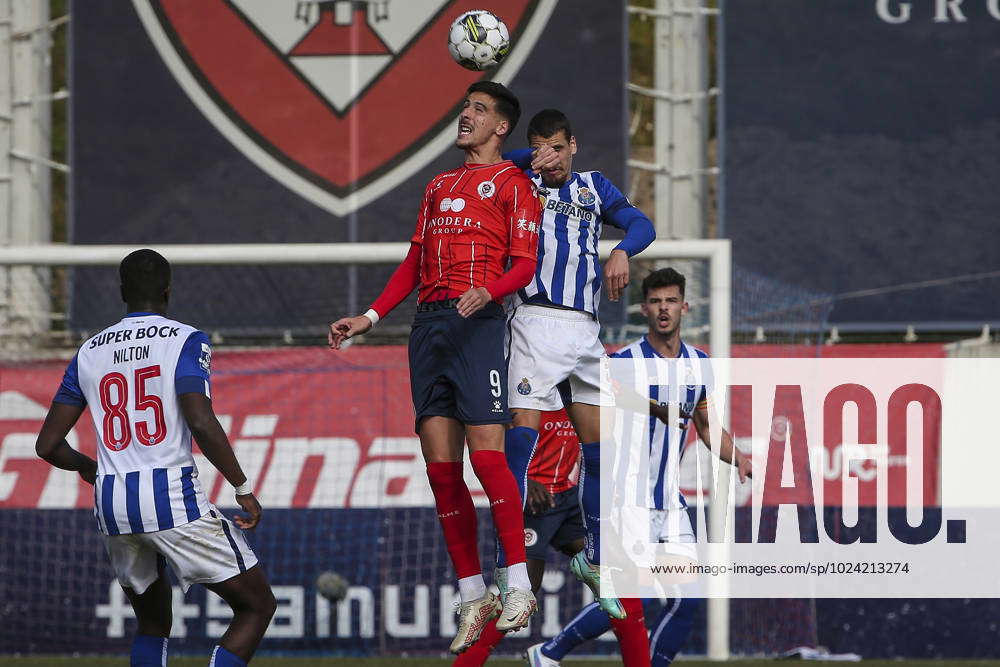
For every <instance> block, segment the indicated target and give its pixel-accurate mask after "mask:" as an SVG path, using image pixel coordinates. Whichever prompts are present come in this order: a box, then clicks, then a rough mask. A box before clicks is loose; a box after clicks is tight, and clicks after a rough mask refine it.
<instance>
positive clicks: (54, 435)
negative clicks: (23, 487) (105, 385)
mask: <svg viewBox="0 0 1000 667" xmlns="http://www.w3.org/2000/svg"><path fill="white" fill-rule="evenodd" d="M76 359H77V358H76V357H75V356H74V357H73V360H72V361H71V362H69V366H67V368H66V372H65V373H64V374H63V381H62V384H60V385H59V390H58V391H57V392H56V395H55V398H53V399H52V405H51V406H50V407H49V412H48V414H47V415H45V423H43V424H42V430H41V431H39V433H38V439H37V440H36V441H35V453H36V454H38V456H39V457H41V458H42V459H44V460H45V461H47V462H48V463H50V464H51V465H53V466H55V467H56V468H61V469H63V470H72V471H74V472H77V473H79V475H80V477H81V478H83V480H84V481H85V482H87V483H88V484H93V483H94V478H95V477H96V475H97V461H95V460H94V459H92V458H90V457H89V456H87V455H86V454H81V453H80V452H78V451H76V450H75V449H73V448H72V447H70V446H69V443H68V442H66V435H67V434H69V431H70V429H72V428H73V426H74V425H75V424H76V421H77V420H78V419H79V418H80V415H81V414H83V409H84V408H85V407H87V399H86V398H84V396H83V391H81V389H80V385H79V382H78V379H77V365H76V363H77V362H76Z"/></svg>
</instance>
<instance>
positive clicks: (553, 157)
mask: <svg viewBox="0 0 1000 667" xmlns="http://www.w3.org/2000/svg"><path fill="white" fill-rule="evenodd" d="M558 166H559V153H557V152H556V150H555V149H554V148H552V146H539V147H538V148H536V149H535V150H534V151H532V153H531V170H532V171H533V172H535V173H536V174H540V173H542V171H544V170H545V169H551V168H552V167H558Z"/></svg>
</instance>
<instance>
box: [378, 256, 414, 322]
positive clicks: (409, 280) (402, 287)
mask: <svg viewBox="0 0 1000 667" xmlns="http://www.w3.org/2000/svg"><path fill="white" fill-rule="evenodd" d="M421 251H422V246H421V245H420V243H419V242H417V241H413V242H412V243H410V252H408V253H406V259H404V260H403V263H402V264H400V265H399V268H397V269H396V270H395V271H394V272H393V274H392V277H391V278H389V282H387V283H386V284H385V289H383V290H382V293H381V294H380V295H379V297H378V298H377V299H375V303H373V304H372V310H374V311H375V312H376V313H378V316H379V317H385V316H386V315H388V314H389V311H391V310H392V309H393V308H395V307H396V306H398V305H399V304H400V303H402V301H403V299H405V298H406V297H408V296H410V292H412V291H413V288H414V287H416V286H417V284H418V283H419V282H420V253H421Z"/></svg>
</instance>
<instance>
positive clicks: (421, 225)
mask: <svg viewBox="0 0 1000 667" xmlns="http://www.w3.org/2000/svg"><path fill="white" fill-rule="evenodd" d="M433 185H434V182H433V181H432V182H431V183H428V184H427V187H426V188H425V189H424V198H423V201H422V202H421V204H420V214H419V215H418V216H417V228H416V230H415V231H414V233H413V237H412V238H411V239H410V250H409V252H408V253H406V257H405V258H404V259H403V261H402V262H401V263H400V265H399V267H397V268H396V270H395V271H394V272H393V274H392V276H391V277H390V278H389V282H387V283H386V284H385V288H384V289H383V290H382V293H381V294H380V295H379V297H378V298H377V299H375V302H374V303H373V304H372V306H371V308H369V309H368V311H367V312H365V313H364V314H362V315H355V316H354V317H342V318H340V319H339V320H337V321H336V322H331V323H330V332H329V333H328V334H327V342H328V343H329V345H330V349H333V350H339V349H340V347H341V345H343V343H344V341H345V340H348V339H350V338H352V337H353V336H359V335H361V334H363V333H365V332H367V331H369V330H370V329H371V328H372V327H373V326H375V324H376V323H377V322H378V321H379V320H380V319H382V318H383V317H385V316H386V315H388V314H389V312H390V311H392V309H393V308H395V307H396V306H398V305H399V304H400V303H402V302H403V299H405V298H406V297H408V296H409V295H410V293H411V292H413V290H414V288H416V287H417V285H419V284H420V258H421V255H422V253H423V241H424V232H425V231H426V227H427V220H428V219H430V215H431V210H430V208H431V194H432V193H433Z"/></svg>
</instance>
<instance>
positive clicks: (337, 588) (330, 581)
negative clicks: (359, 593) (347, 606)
mask: <svg viewBox="0 0 1000 667" xmlns="http://www.w3.org/2000/svg"><path fill="white" fill-rule="evenodd" d="M347 586H348V584H347V579H344V578H343V577H342V576H340V575H339V574H337V573H336V572H332V571H330V570H327V571H326V572H323V573H321V574H320V575H319V576H318V577H316V590H317V591H318V592H319V594H320V595H322V596H323V597H325V598H326V599H327V600H329V601H330V602H340V601H341V600H343V599H344V598H345V597H346V596H347Z"/></svg>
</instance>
